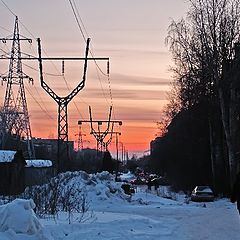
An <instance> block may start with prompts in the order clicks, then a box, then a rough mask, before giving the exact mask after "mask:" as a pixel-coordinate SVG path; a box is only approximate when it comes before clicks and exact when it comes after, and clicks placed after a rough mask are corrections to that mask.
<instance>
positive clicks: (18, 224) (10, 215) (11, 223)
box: [0, 199, 42, 234]
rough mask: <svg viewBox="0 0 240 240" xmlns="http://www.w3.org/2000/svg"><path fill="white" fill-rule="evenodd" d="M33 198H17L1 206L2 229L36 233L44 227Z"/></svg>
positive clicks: (0, 219)
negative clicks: (35, 209) (36, 212)
mask: <svg viewBox="0 0 240 240" xmlns="http://www.w3.org/2000/svg"><path fill="white" fill-rule="evenodd" d="M34 208H35V204H34V202H33V200H32V199H30V200H25V199H15V200H14V201H12V202H11V203H8V204H5V205H2V206H0V231H1V232H4V231H7V230H10V231H14V232H15V233H25V234H35V233H37V232H39V230H41V229H42V226H41V224H40V222H39V221H38V219H37V217H36V215H35V213H34V211H33V209H34Z"/></svg>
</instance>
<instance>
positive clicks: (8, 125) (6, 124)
mask: <svg viewBox="0 0 240 240" xmlns="http://www.w3.org/2000/svg"><path fill="white" fill-rule="evenodd" d="M0 40H1V41H2V42H3V43H6V41H12V48H11V53H10V55H9V54H5V55H1V57H0V59H9V60H10V63H9V70H8V75H7V76H1V78H2V79H3V81H6V82H7V87H6V93H5V99H4V105H3V116H2V124H3V128H2V129H3V130H2V131H4V132H3V133H2V147H3V148H4V145H5V141H6V137H7V135H8V134H10V135H16V136H18V137H19V138H20V139H21V138H24V139H26V141H27V150H28V157H29V158H31V159H33V158H35V151H34V146H33V142H32V133H31V127H30V120H29V115H28V108H27V100H26V94H25V89H24V81H23V80H24V79H28V80H29V81H30V82H33V79H32V78H31V77H29V76H27V75H26V74H24V73H23V70H22V61H21V59H22V57H21V48H20V41H28V42H29V43H31V42H32V40H31V39H29V38H25V37H22V36H21V35H20V34H19V27H18V17H16V19H15V25H14V33H13V35H12V36H10V37H7V38H0Z"/></svg>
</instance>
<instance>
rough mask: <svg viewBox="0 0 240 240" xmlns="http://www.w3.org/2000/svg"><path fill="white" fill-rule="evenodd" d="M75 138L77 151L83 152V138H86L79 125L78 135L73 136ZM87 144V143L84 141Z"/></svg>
mask: <svg viewBox="0 0 240 240" xmlns="http://www.w3.org/2000/svg"><path fill="white" fill-rule="evenodd" d="M75 136H78V140H77V149H78V151H82V150H83V142H84V141H83V136H86V134H84V133H82V128H81V125H79V129H78V134H75ZM85 142H88V141H85Z"/></svg>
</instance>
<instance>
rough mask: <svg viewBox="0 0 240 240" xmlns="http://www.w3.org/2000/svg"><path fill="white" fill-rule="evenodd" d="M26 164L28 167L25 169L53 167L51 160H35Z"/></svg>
mask: <svg viewBox="0 0 240 240" xmlns="http://www.w3.org/2000/svg"><path fill="white" fill-rule="evenodd" d="M26 163H27V165H26V166H25V167H35V168H42V167H52V161H51V160H43V159H34V160H26Z"/></svg>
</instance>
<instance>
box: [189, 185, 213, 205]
mask: <svg viewBox="0 0 240 240" xmlns="http://www.w3.org/2000/svg"><path fill="white" fill-rule="evenodd" d="M191 200H192V201H195V202H212V201H214V194H213V191H212V189H211V188H210V187H209V186H196V187H195V188H194V189H193V191H192V194H191Z"/></svg>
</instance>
